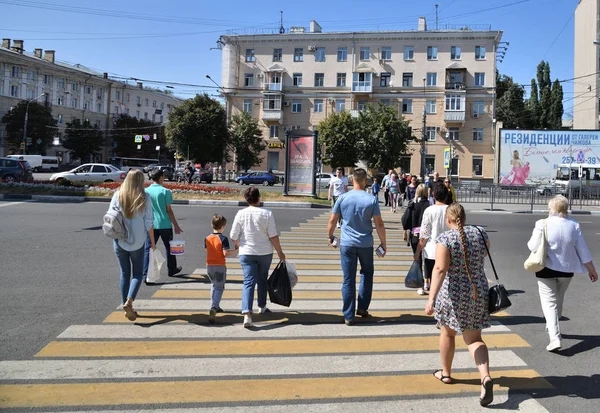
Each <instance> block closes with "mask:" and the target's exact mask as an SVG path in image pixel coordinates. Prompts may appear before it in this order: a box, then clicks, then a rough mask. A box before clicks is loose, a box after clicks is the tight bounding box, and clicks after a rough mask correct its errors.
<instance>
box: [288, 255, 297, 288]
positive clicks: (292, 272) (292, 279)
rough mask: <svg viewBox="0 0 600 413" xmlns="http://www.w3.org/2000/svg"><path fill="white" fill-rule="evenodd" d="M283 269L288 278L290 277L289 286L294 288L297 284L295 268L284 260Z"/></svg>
mask: <svg viewBox="0 0 600 413" xmlns="http://www.w3.org/2000/svg"><path fill="white" fill-rule="evenodd" d="M285 268H286V269H287V273H288V277H290V286H291V287H292V288H294V287H295V286H296V284H298V273H297V272H296V266H295V265H294V264H292V263H291V262H289V261H288V260H285Z"/></svg>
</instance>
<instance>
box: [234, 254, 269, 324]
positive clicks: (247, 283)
mask: <svg viewBox="0 0 600 413" xmlns="http://www.w3.org/2000/svg"><path fill="white" fill-rule="evenodd" d="M271 261H273V254H268V255H240V264H241V265H242V271H243V273H244V286H243V288H242V314H246V313H250V314H252V304H253V303H254V286H255V285H257V286H258V300H257V301H258V306H259V307H260V308H262V307H266V306H267V277H268V276H269V268H270V267H271Z"/></svg>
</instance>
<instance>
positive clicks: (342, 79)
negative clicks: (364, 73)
mask: <svg viewBox="0 0 600 413" xmlns="http://www.w3.org/2000/svg"><path fill="white" fill-rule="evenodd" d="M335 84H336V86H337V87H346V74H345V73H338V74H337V79H336V83H335Z"/></svg>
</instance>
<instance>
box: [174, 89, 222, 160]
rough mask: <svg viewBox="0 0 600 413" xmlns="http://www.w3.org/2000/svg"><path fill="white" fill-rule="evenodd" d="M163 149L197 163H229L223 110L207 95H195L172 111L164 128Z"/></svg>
mask: <svg viewBox="0 0 600 413" xmlns="http://www.w3.org/2000/svg"><path fill="white" fill-rule="evenodd" d="M166 136H167V145H168V147H169V148H171V149H173V150H178V151H181V152H183V153H187V151H188V148H189V154H190V158H192V160H194V161H196V162H199V163H202V164H204V163H206V162H214V161H219V162H220V161H221V160H223V158H226V159H227V160H230V158H229V155H228V154H227V152H226V148H227V146H228V143H229V132H228V130H227V122H226V115H225V110H224V109H223V106H222V105H221V104H220V103H219V102H218V101H216V100H215V99H211V98H210V97H209V96H208V95H207V94H204V95H196V97H194V98H192V99H188V100H186V101H185V102H183V104H181V105H179V106H177V107H175V109H173V111H172V112H171V113H170V114H169V123H168V124H167V127H166Z"/></svg>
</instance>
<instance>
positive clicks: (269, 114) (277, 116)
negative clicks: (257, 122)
mask: <svg viewBox="0 0 600 413" xmlns="http://www.w3.org/2000/svg"><path fill="white" fill-rule="evenodd" d="M261 119H262V120H263V121H265V122H267V121H276V122H279V123H281V120H282V119H283V111H282V110H277V109H275V110H271V109H263V112H262V117H261Z"/></svg>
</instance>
